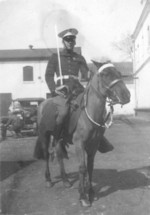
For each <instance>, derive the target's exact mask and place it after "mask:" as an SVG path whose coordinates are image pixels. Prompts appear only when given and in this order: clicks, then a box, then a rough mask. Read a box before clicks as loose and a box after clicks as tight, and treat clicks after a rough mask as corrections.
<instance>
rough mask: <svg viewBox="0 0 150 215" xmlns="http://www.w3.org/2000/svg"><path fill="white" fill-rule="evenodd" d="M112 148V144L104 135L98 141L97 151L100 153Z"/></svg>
mask: <svg viewBox="0 0 150 215" xmlns="http://www.w3.org/2000/svg"><path fill="white" fill-rule="evenodd" d="M113 149H114V147H113V145H112V144H111V143H110V142H109V141H108V140H107V139H106V137H104V136H102V138H101V140H100V143H99V147H98V151H99V152H101V153H106V152H110V151H112V150H113Z"/></svg>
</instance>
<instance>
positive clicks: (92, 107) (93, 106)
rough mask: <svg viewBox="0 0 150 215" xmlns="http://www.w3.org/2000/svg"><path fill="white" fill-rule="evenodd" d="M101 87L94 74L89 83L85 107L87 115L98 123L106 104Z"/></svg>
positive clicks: (100, 120) (102, 117) (102, 116)
mask: <svg viewBox="0 0 150 215" xmlns="http://www.w3.org/2000/svg"><path fill="white" fill-rule="evenodd" d="M101 88H102V87H101V86H99V84H98V80H97V76H94V77H93V79H92V80H91V83H90V85H89V89H88V95H87V105H86V107H87V111H88V113H89V115H90V116H91V117H92V119H93V120H95V121H96V122H98V123H101V122H102V121H103V119H104V113H105V104H106V97H104V96H103V94H102V92H101V91H102V89H101Z"/></svg>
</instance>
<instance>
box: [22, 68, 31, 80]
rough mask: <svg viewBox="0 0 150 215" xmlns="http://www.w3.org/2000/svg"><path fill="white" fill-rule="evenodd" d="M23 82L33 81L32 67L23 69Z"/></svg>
mask: <svg viewBox="0 0 150 215" xmlns="http://www.w3.org/2000/svg"><path fill="white" fill-rule="evenodd" d="M23 81H33V67H32V66H24V67H23Z"/></svg>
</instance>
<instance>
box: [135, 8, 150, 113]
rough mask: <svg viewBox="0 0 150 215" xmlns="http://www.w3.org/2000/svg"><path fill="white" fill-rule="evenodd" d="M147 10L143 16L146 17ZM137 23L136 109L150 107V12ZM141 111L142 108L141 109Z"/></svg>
mask: <svg viewBox="0 0 150 215" xmlns="http://www.w3.org/2000/svg"><path fill="white" fill-rule="evenodd" d="M148 7H150V5H149V4H148ZM144 13H145V10H144V11H143V14H142V16H141V17H144V15H146V14H144ZM139 23H140V24H138V25H137V27H138V28H139V32H138V34H137V35H136V38H135V44H134V45H135V56H134V73H135V75H136V79H135V109H136V110H140V109H144V108H145V109H150V96H149V92H150V82H149V80H150V13H148V15H147V17H146V19H144V20H143V21H142V22H139ZM140 111H141V110H140Z"/></svg>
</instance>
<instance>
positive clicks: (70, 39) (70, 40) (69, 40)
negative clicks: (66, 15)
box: [63, 36, 76, 50]
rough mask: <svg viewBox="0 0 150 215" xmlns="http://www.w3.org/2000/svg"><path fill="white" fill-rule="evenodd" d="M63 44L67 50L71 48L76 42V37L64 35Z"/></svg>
mask: <svg viewBox="0 0 150 215" xmlns="http://www.w3.org/2000/svg"><path fill="white" fill-rule="evenodd" d="M63 44H64V47H65V48H66V49H67V50H73V49H74V46H75V44H76V38H75V37H72V36H70V37H65V38H63Z"/></svg>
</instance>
